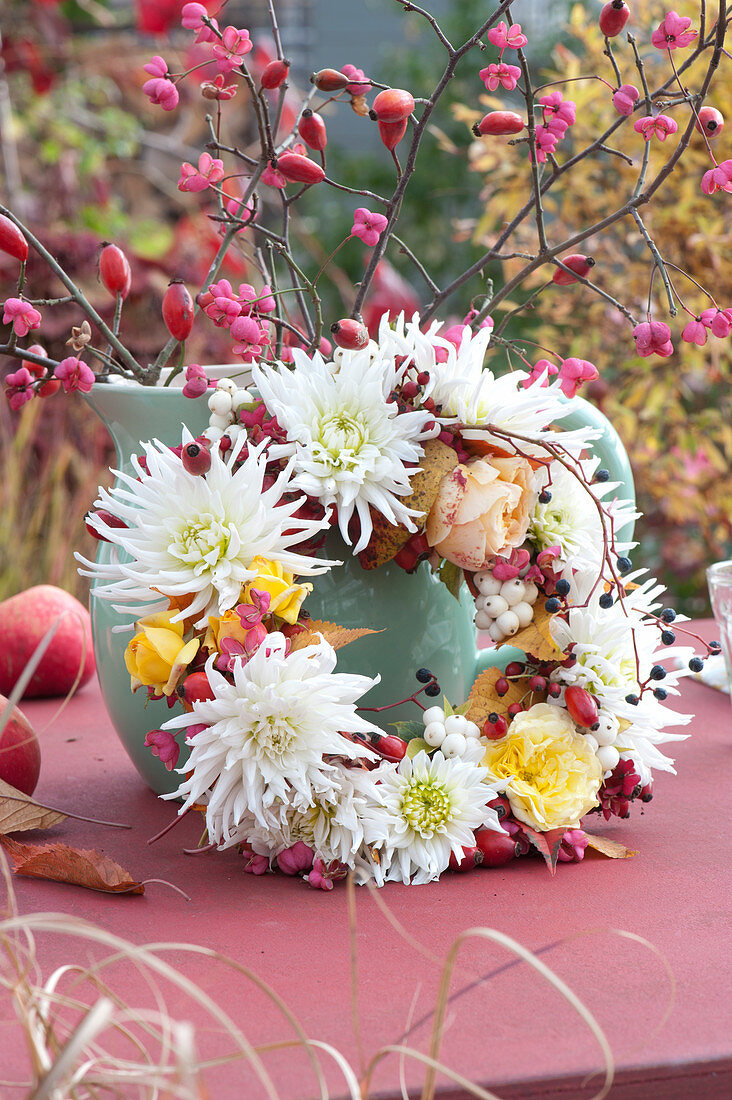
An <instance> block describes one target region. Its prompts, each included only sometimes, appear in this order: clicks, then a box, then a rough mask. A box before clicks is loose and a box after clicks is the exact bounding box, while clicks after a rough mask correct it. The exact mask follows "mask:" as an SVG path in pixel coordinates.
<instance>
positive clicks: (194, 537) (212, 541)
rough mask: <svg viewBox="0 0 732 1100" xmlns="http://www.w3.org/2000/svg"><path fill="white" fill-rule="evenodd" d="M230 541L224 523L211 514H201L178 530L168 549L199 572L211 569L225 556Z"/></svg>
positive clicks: (228, 529)
mask: <svg viewBox="0 0 732 1100" xmlns="http://www.w3.org/2000/svg"><path fill="white" fill-rule="evenodd" d="M230 541H231V531H230V528H229V527H228V526H227V525H226V524H223V523H221V521H220V520H215V519H214V518H213V516H210V517H209V516H203V517H201V518H200V519H197V520H194V521H191V522H190V523H188V524H187V525H186V526H185V527H183V528H182V529H181V530H180V531H178V532H177V533H176V534H175V536H174V538H173V541H172V542H171V544H170V546H169V547H168V550H169V553H170V554H172V555H173V557H174V558H178V559H179V560H180V561H182V562H185V563H186V564H187V565H190V566H193V568H194V571H195V573H196V574H199V573H204V572H207V571H208V570H210V569H213V568H214V567H215V566H216V564H217V563H218V562H219V561H221V560H222V559H223V558H225V557H226V555H227V552H228V550H229V543H230Z"/></svg>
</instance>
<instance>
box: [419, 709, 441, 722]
mask: <svg viewBox="0 0 732 1100" xmlns="http://www.w3.org/2000/svg"><path fill="white" fill-rule="evenodd" d="M422 721H423V722H424V724H425V726H428V725H429V724H430V722H442V724H443V725H444V724H445V712H444V710H443V709H442V707H428V708H427V710H426V711H424V713H423V714H422Z"/></svg>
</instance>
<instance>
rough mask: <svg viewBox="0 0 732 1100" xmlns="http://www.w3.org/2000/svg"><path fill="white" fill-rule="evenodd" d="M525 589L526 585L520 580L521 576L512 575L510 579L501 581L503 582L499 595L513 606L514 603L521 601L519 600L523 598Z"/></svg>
mask: <svg viewBox="0 0 732 1100" xmlns="http://www.w3.org/2000/svg"><path fill="white" fill-rule="evenodd" d="M525 591H526V585H525V584H524V582H523V581H522V580H521V578H520V577H514V578H513V579H512V580H510V581H504V582H503V584H502V585H501V592H500V595H501V596H503V598H504V600H505V601H506V603H507V604H508V606H509V607H513V606H514V604H517V603H520V602H521V600H522V599H523V598H524V593H525Z"/></svg>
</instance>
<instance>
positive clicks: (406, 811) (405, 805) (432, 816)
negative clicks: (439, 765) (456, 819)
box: [401, 779, 453, 838]
mask: <svg viewBox="0 0 732 1100" xmlns="http://www.w3.org/2000/svg"><path fill="white" fill-rule="evenodd" d="M401 812H402V817H403V818H404V820H405V821H407V822H408V823H409V825H411V827H412V829H414V831H415V833H419V835H420V836H421V837H424V838H429V837H431V836H433V835H434V833H436V832H442V831H444V830H445V828H446V827H447V825H448V824H449V823H450V821H451V820H452V818H453V805H452V802H451V800H450V796H449V794H448V792H447V791H446V790H445V788H444V787H441V786H439V785H438V784H437V783H436V782H435V780H434V779H412V780H411V782H410V783H409V785H408V787H407V789H406V790H405V792H404V795H403V797H402V804H401Z"/></svg>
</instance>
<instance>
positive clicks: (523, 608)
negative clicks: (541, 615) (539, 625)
mask: <svg viewBox="0 0 732 1100" xmlns="http://www.w3.org/2000/svg"><path fill="white" fill-rule="evenodd" d="M511 610H512V611H513V613H514V615H515V616H516V618H517V619H518V621H519V626H520V627H521V628H522V629H523V628H524V627H525V626H528V625H529V623H530V622H531V621H532V619H533V618H534V609H533V607H532V606H531V604H530V603H524V601H523V600H522V601H521V603H515V604H514V605H513V607H512V608H511Z"/></svg>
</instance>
